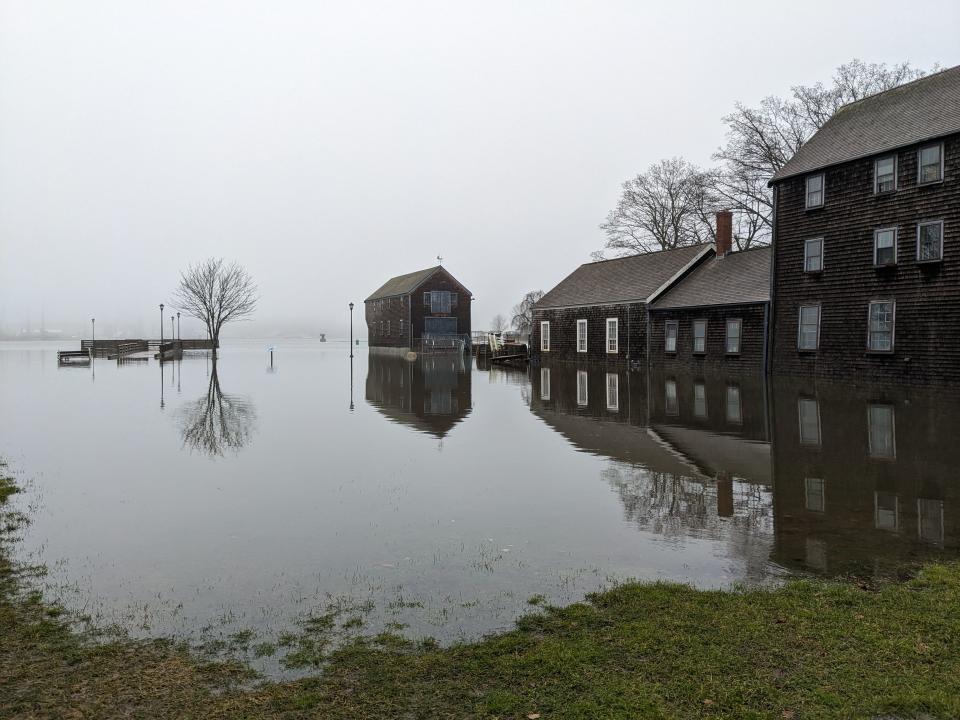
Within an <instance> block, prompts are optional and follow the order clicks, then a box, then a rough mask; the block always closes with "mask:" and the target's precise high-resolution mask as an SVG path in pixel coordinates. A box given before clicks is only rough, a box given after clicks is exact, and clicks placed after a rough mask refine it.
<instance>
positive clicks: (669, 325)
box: [663, 320, 677, 353]
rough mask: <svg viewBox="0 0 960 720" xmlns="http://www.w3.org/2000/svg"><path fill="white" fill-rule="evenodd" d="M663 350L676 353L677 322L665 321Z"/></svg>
mask: <svg viewBox="0 0 960 720" xmlns="http://www.w3.org/2000/svg"><path fill="white" fill-rule="evenodd" d="M663 349H664V351H665V352H668V353H675V352H676V351H677V321H676V320H667V321H666V322H665V323H664V324H663Z"/></svg>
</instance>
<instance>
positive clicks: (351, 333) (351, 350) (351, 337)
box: [350, 303, 353, 358]
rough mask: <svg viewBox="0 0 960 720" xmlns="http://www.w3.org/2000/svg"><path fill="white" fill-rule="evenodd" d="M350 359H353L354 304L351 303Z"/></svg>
mask: <svg viewBox="0 0 960 720" xmlns="http://www.w3.org/2000/svg"><path fill="white" fill-rule="evenodd" d="M350 357H351V358H353V303H350Z"/></svg>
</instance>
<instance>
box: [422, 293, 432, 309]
mask: <svg viewBox="0 0 960 720" xmlns="http://www.w3.org/2000/svg"><path fill="white" fill-rule="evenodd" d="M430 297H431V295H430V293H428V292H425V293H424V294H423V306H424V307H430Z"/></svg>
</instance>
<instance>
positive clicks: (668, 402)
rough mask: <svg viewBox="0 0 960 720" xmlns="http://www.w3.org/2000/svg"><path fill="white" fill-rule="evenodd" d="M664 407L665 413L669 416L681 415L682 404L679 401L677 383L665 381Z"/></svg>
mask: <svg viewBox="0 0 960 720" xmlns="http://www.w3.org/2000/svg"><path fill="white" fill-rule="evenodd" d="M663 396H664V405H663V411H664V412H665V413H666V414H667V415H679V414H680V402H679V400H678V399H677V381H676V380H665V381H664V383H663Z"/></svg>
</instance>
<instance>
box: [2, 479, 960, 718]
mask: <svg viewBox="0 0 960 720" xmlns="http://www.w3.org/2000/svg"><path fill="white" fill-rule="evenodd" d="M16 491H17V488H16V485H15V483H14V482H13V480H11V479H9V478H4V479H2V480H0V496H2V497H3V501H2V503H0V514H2V516H3V524H2V527H3V528H5V529H4V531H3V534H2V535H0V716H2V717H22V718H47V717H98V718H100V717H103V718H106V717H150V718H188V717H203V718H208V717H217V718H268V717H269V718H274V717H284V718H301V717H302V718H307V717H318V718H319V717H322V718H362V717H424V718H433V717H437V718H440V717H443V718H446V717H457V718H460V717H480V718H531V717H540V718H544V719H545V718H597V717H603V718H647V717H649V718H670V717H684V718H686V717H711V718H768V717H769V718H805V717H816V718H832V717H838V718H840V717H876V716H883V717H942V718H948V717H957V716H958V715H960V564H956V563H952V564H943V565H928V566H925V567H924V568H923V569H922V570H921V571H920V572H919V573H917V574H916V576H915V577H912V578H910V579H908V580H906V581H905V582H894V581H889V582H884V583H872V584H867V583H858V582H828V581H823V580H797V581H792V582H789V583H787V584H786V585H785V586H783V587H780V588H777V589H773V590H762V589H739V590H736V591H727V592H724V591H704V590H696V589H693V588H691V587H687V586H683V585H676V584H628V585H622V586H619V587H617V588H615V589H612V590H609V591H607V592H604V593H599V594H595V595H591V596H590V597H589V598H588V601H587V602H584V603H579V604H575V605H572V606H569V607H566V608H553V607H542V610H541V611H540V612H539V613H538V614H535V615H529V616H525V617H523V618H521V619H520V620H519V621H518V622H517V626H516V629H514V630H513V631H511V632H506V633H502V634H498V635H494V636H490V637H488V638H486V639H484V640H482V641H479V642H474V643H469V644H460V645H454V646H452V647H447V648H441V647H440V646H438V645H437V644H436V643H435V642H433V641H430V640H427V641H423V642H420V643H415V642H413V641H411V640H409V639H406V638H404V637H402V636H401V635H398V634H397V633H396V632H393V631H386V632H382V633H380V634H378V635H376V636H375V637H365V636H363V635H361V634H360V632H359V631H360V630H361V629H362V625H363V621H362V617H363V615H362V613H360V612H358V611H357V610H356V609H355V608H350V607H349V606H345V605H344V606H341V607H332V608H330V609H328V610H326V611H324V612H318V613H313V614H310V615H307V616H305V617H304V618H303V620H302V622H301V623H300V625H299V627H298V632H296V633H287V634H285V635H284V636H281V638H279V639H278V641H277V643H276V644H273V643H262V642H257V640H256V638H255V637H254V635H253V634H252V633H249V632H244V631H241V632H237V633H234V634H233V635H231V636H229V637H228V638H227V639H226V641H225V645H227V646H231V647H232V648H233V649H235V650H242V651H243V652H248V653H252V654H253V655H254V656H266V655H272V654H273V653H276V652H277V651H278V646H285V647H286V648H288V650H290V652H288V653H287V654H286V655H285V660H284V661H285V662H291V663H301V664H303V665H304V666H309V667H312V668H314V672H313V674H312V675H311V676H310V677H307V678H304V679H301V680H297V681H293V682H263V681H261V680H258V679H257V678H256V676H255V674H254V673H253V671H252V670H250V668H249V667H248V666H247V665H245V664H244V663H241V662H238V661H236V660H226V661H225V660H214V661H211V660H209V659H208V658H206V657H204V655H203V654H200V653H197V652H195V651H194V650H192V649H191V648H190V647H188V646H187V645H186V644H184V643H176V642H173V641H169V640H134V639H130V638H123V637H119V638H118V637H104V636H102V635H99V634H98V633H96V632H93V631H83V630H81V629H79V627H80V626H79V625H77V624H75V623H74V622H73V621H72V620H71V618H70V617H69V614H68V613H65V612H64V611H63V609H62V608H60V607H59V606H57V605H53V604H50V603H49V602H45V601H44V599H43V597H42V595H41V594H40V593H39V592H37V591H36V590H35V589H34V583H35V579H36V577H37V575H38V574H39V573H41V572H42V568H36V567H28V566H25V565H23V564H21V563H16V562H13V561H12V560H11V559H10V553H9V549H10V547H9V546H10V544H11V543H12V542H14V541H15V540H16V535H17V533H16V529H17V528H21V527H22V526H23V522H25V518H24V516H23V515H22V514H21V513H19V512H17V511H16V510H13V509H11V508H10V506H9V502H8V499H9V498H10V497H12V496H13V495H14V494H15V493H16ZM533 600H536V604H537V605H541V603H542V600H541V599H540V598H539V597H536V598H531V601H533ZM342 632H346V633H348V634H351V636H350V637H349V639H347V640H346V641H345V642H341V643H340V644H336V643H333V642H332V638H333V636H334V635H336V634H337V633H342Z"/></svg>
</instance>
